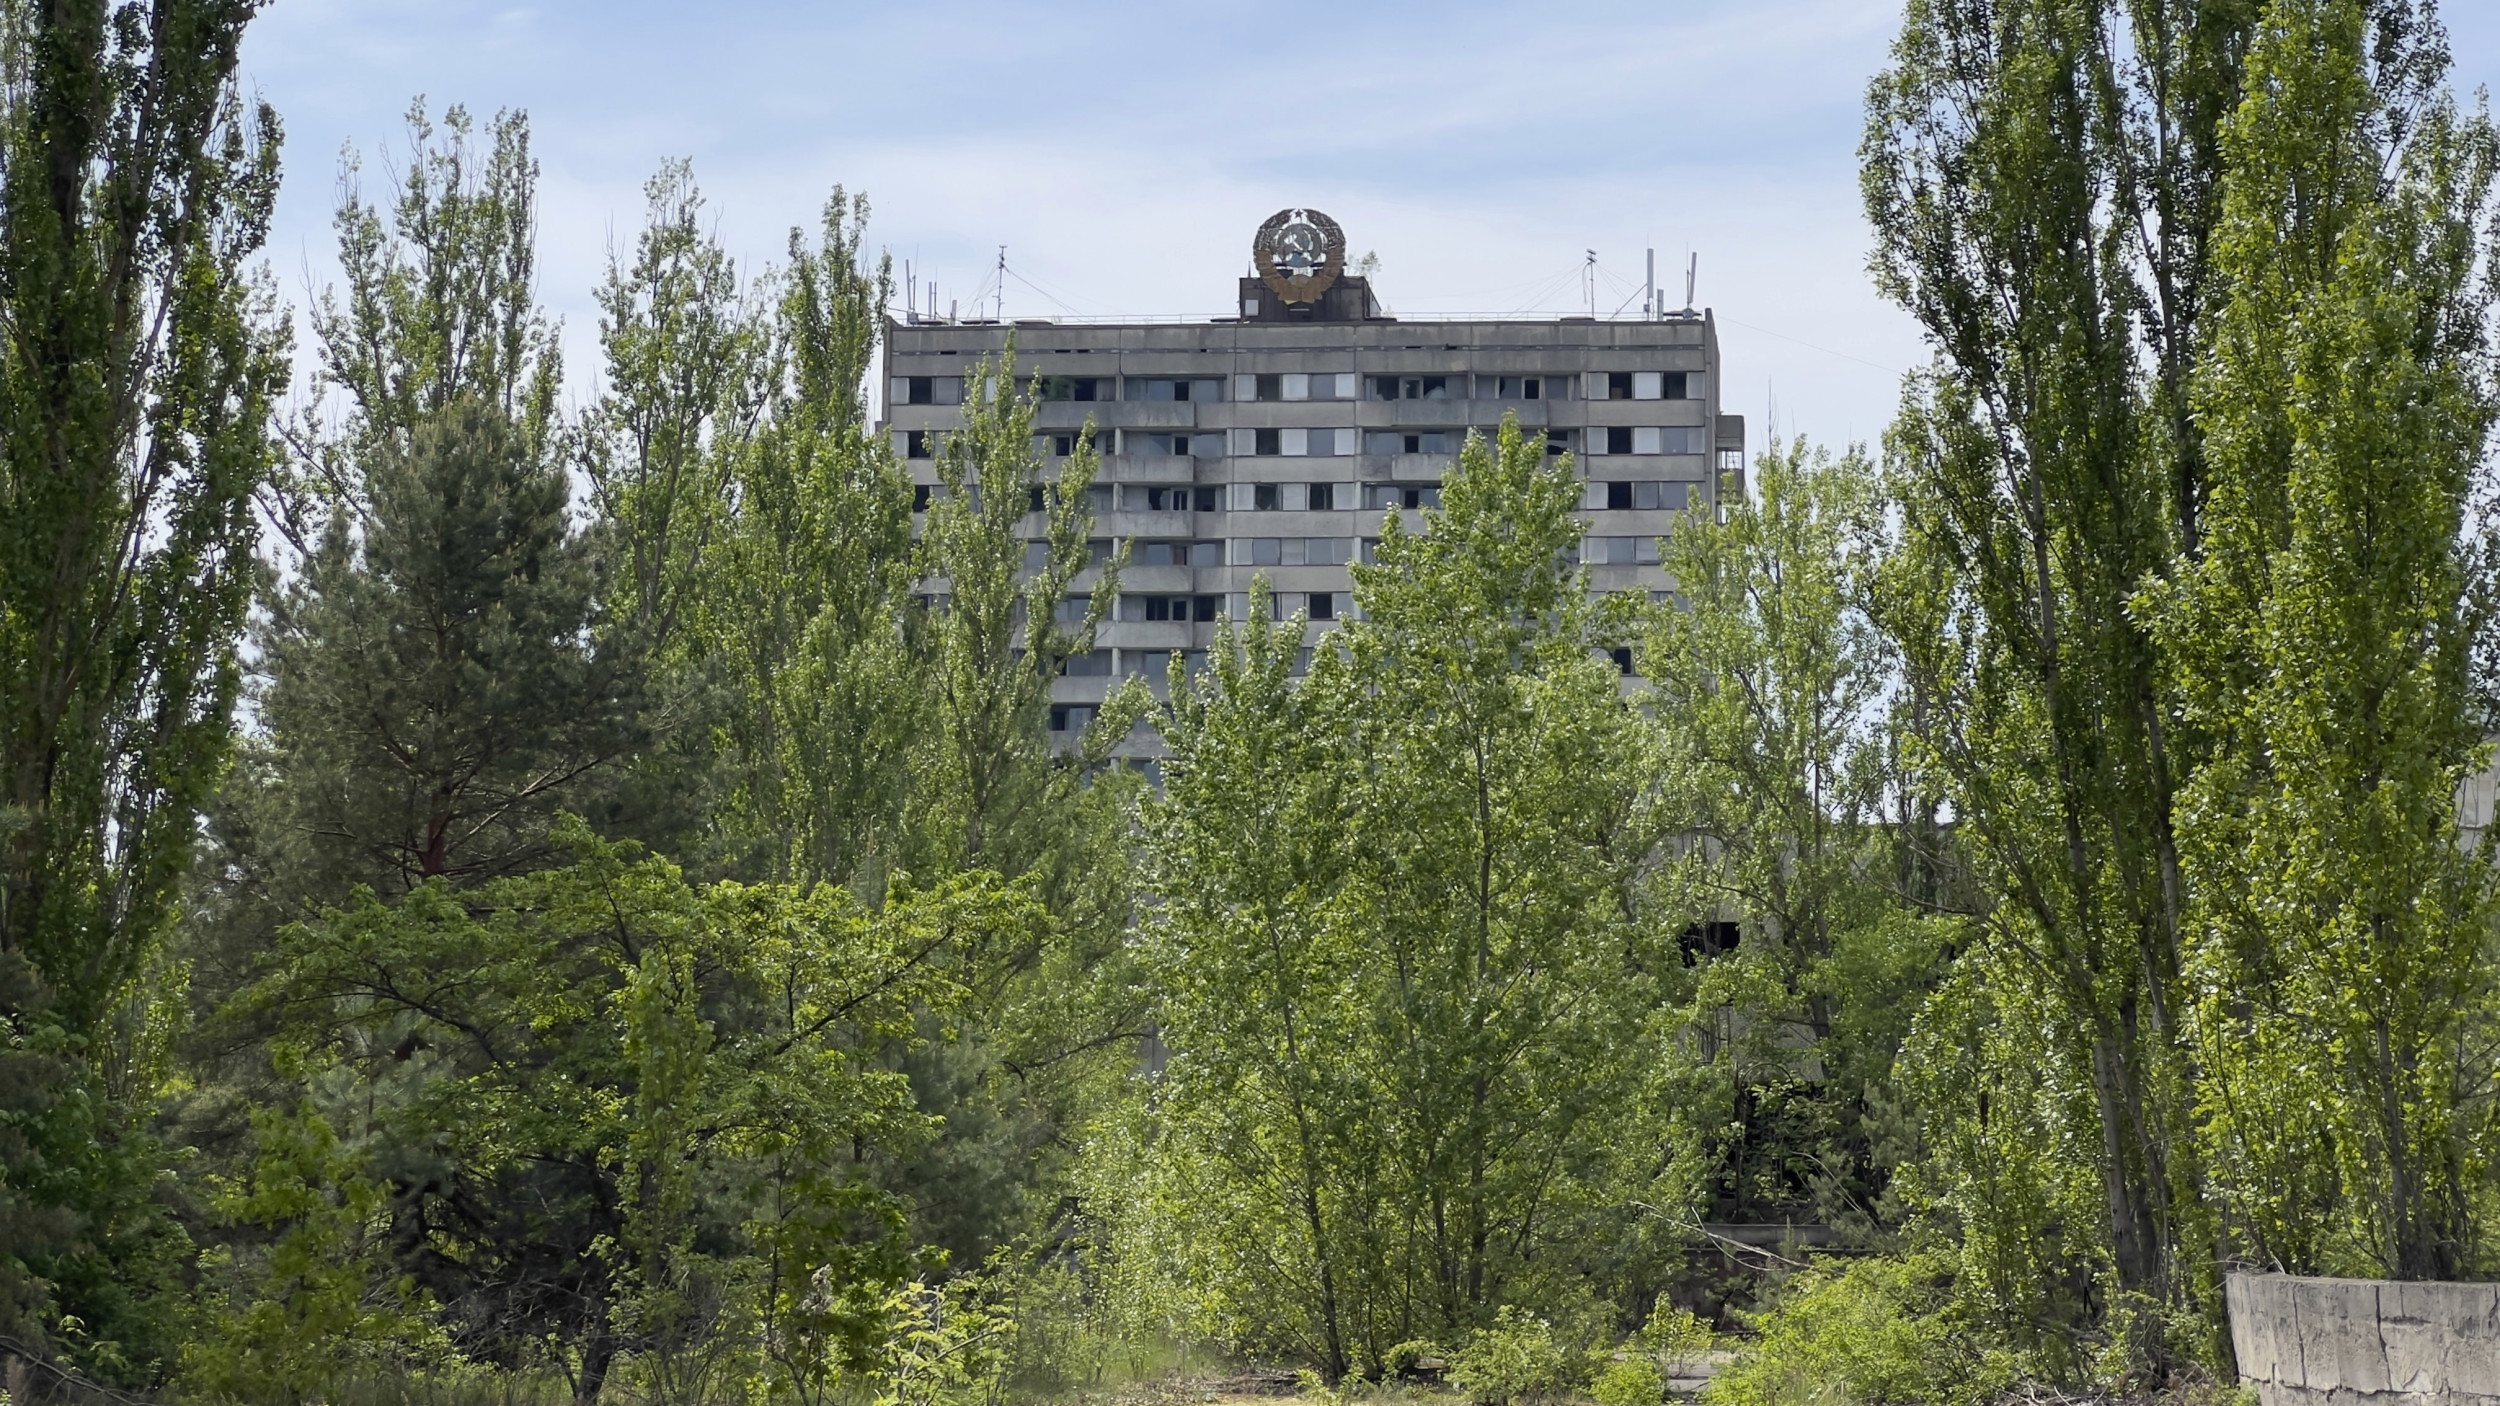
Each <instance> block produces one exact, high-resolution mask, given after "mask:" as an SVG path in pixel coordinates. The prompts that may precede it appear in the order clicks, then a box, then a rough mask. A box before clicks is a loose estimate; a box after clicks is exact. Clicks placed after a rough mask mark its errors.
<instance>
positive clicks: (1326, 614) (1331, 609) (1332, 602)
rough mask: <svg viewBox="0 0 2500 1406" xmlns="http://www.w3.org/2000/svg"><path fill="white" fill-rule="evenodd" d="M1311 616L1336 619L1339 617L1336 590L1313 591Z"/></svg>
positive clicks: (1313, 617) (1318, 618)
mask: <svg viewBox="0 0 2500 1406" xmlns="http://www.w3.org/2000/svg"><path fill="white" fill-rule="evenodd" d="M1311 618H1312V619H1314V620H1334V619H1336V618H1337V596H1336V593H1335V592H1333V591H1313V592H1311Z"/></svg>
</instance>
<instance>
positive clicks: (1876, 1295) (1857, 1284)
mask: <svg viewBox="0 0 2500 1406" xmlns="http://www.w3.org/2000/svg"><path fill="white" fill-rule="evenodd" d="M1952 1274H1953V1269H1952V1263H1951V1260H1950V1259H1949V1258H1948V1257H1941V1256H1936V1255H1932V1254H1921V1255H1913V1256H1909V1257H1906V1258H1892V1257H1877V1258H1868V1259H1861V1260H1853V1261H1851V1262H1849V1263H1848V1264H1847V1265H1846V1266H1845V1267H1843V1268H1839V1269H1816V1270H1812V1271H1809V1272H1807V1273H1805V1274H1802V1275H1799V1276H1798V1277H1797V1278H1796V1279H1795V1280H1793V1281H1791V1282H1790V1283H1789V1284H1788V1286H1787V1287H1786V1289H1785V1290H1784V1292H1783V1293H1782V1296H1781V1298H1780V1301H1779V1304H1778V1306H1777V1307H1775V1308H1773V1309H1772V1310H1771V1311H1770V1312H1769V1313H1766V1314H1764V1315H1762V1316H1761V1317H1760V1319H1759V1320H1757V1321H1756V1323H1755V1324H1754V1327H1755V1329H1756V1331H1757V1333H1758V1336H1757V1337H1756V1338H1755V1340H1754V1341H1753V1342H1751V1343H1750V1344H1748V1345H1747V1346H1746V1347H1745V1348H1744V1349H1743V1350H1742V1351H1741V1352H1739V1353H1738V1355H1737V1358H1736V1361H1735V1362H1734V1363H1733V1364H1732V1365H1731V1366H1729V1367H1728V1368H1727V1369H1725V1370H1723V1371H1721V1372H1720V1373H1719V1374H1718V1375H1717V1376H1715V1377H1714V1378H1712V1379H1711V1382H1710V1385H1709V1387H1708V1388H1707V1389H1706V1390H1705V1391H1704V1392H1703V1393H1702V1400H1703V1402H1704V1403H1706V1406H1907V1404H1908V1403H1935V1404H1936V1406H1976V1403H1979V1402H1984V1401H1989V1400H1992V1399H1994V1398H1995V1397H1996V1396H1997V1395H1998V1394H1999V1393H2001V1392H2002V1391H2004V1390H2005V1388H2006V1387H2007V1386H2008V1385H2010V1384H2011V1375H2010V1372H2009V1367H2008V1363H2007V1361H2006V1360H2005V1359H2004V1358H2003V1357H2001V1356H2000V1355H1998V1354H1996V1353H1993V1352H1991V1351H1989V1350H1988V1349H1987V1348H1986V1347H1985V1346H1984V1336H1983V1335H1982V1334H1980V1333H1977V1332H1974V1331H1973V1325H1972V1324H1971V1323H1970V1322H1968V1321H1967V1320H1966V1319H1965V1318H1964V1317H1963V1316H1962V1315H1960V1314H1959V1313H1957V1312H1956V1311H1955V1296H1954V1293H1953V1286H1952V1283H1951V1279H1952Z"/></svg>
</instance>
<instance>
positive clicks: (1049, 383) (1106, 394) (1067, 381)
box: [1040, 376, 1111, 400]
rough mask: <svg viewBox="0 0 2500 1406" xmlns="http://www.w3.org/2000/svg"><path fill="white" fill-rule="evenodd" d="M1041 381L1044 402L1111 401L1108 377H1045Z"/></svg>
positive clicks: (1109, 379)
mask: <svg viewBox="0 0 2500 1406" xmlns="http://www.w3.org/2000/svg"><path fill="white" fill-rule="evenodd" d="M1040 379H1041V387H1042V399H1044V400H1109V399H1110V398H1111V396H1110V390H1111V378H1110V377H1108V376H1044V377H1042V378H1040Z"/></svg>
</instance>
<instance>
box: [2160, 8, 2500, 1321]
mask: <svg viewBox="0 0 2500 1406" xmlns="http://www.w3.org/2000/svg"><path fill="white" fill-rule="evenodd" d="M2425 20H2426V16H2424V15H2422V14H2419V13H2416V12H2415V11H2413V10H2412V9H2411V7H2403V6H2398V7H2386V6H2379V7H2369V6H2364V5H2363V4H2361V3H2359V2H2358V0H2279V3H2277V4H2274V5H2272V6H2270V7H2269V8H2268V10H2267V13H2266V19H2265V22H2264V24H2263V25H2262V26H2261V28H2260V29H2259V32H2258V35H2257V40H2256V43H2255V44H2254V46H2253V47H2252V48H2251V50H2250V55H2249V61H2248V79H2247V84H2246V92H2247V96H2246V98H2245V100H2244V102H2243V104H2242V106H2241V108H2240V110H2239V111H2238V112H2237V113H2236V114H2234V115H2233V117H2232V118H2231V120H2230V122H2229V123H2228V125H2227V126H2226V127H2225V129H2224V133H2223V152H2224V155H2225V158H2226V162H2227V168H2226V171H2227V173H2226V176H2225V179H2224V183H2223V204H2222V210H2223V216H2222V220H2221V223H2220V225H2219V226H2218V229H2217V235H2216V241H2215V267H2216V270H2217V272H2218V273H2219V274H2220V275H2221V278H2222V286H2223V287H2224V288H2225V289H2226V290H2227V292H2226V295H2225V297H2224V298H2223V299H2222V301H2221V302H2220V303H2219V304H2218V305H2217V310H2216V314H2215V321H2214V345H2213V348H2212V351H2211V353H2210V355H2209V357H2208V359H2207V360H2206V361H2205V363H2204V364H2203V366H2202V367H2201V368H2200V375H2199V380H2198V382H2197V385H2196V387H2195V389H2196V393H2197V400H2198V405H2199V408H2200V410H2201V412H2202V417H2203V420H2204V423H2205V425H2206V427H2207V434H2208V439H2207V444H2208V446H2209V465H2210V467H2209V474H2210V484H2211V487H2210V490H2209V498H2208V501H2207V505H2206V512H2205V524H2206V526H2205V543H2206V551H2205V555H2204V557H2203V559H2202V561H2201V562H2200V563H2199V564H2198V568H2197V570H2196V571H2195V572H2194V573H2193V574H2191V575H2189V576H2188V577H2186V578H2185V579H2184V580H2183V581H2181V582H2180V583H2179V585H2178V587H2177V588H2176V589H2175V590H2174V591H2172V592H2170V593H2168V594H2167V595H2165V596H2163V597H2161V598H2159V600H2158V603H2157V604H2158V609H2159V614H2158V615H2157V617H2156V618H2158V619H2159V620H2160V621H2161V622H2162V626H2163V631H2162V636H2161V637H2162V640H2163V643H2164V644H2165V645H2166V646H2168V648H2169V651H2170V659H2169V678H2170V682H2171V684H2172V687H2173V689H2174V691H2175V697H2176V698H2177V700H2178V705H2179V706H2180V707H2181V709H2182V711H2183V712H2185V714H2186V715H2187V716H2188V717H2189V718H2190V719H2191V720H2192V722H2193V724H2194V725H2195V726H2196V727H2198V728H2199V729H2200V730H2202V731H2204V732H2206V733H2208V734H2210V735H2211V736H2213V737H2214V738H2215V739H2216V745H2215V747H2214V749H2213V752H2212V754H2211V756H2210V757H2209V758H2208V759H2207V760H2206V761H2205V763H2204V764H2203V765H2202V766H2201V767H2200V768H2199V769H2198V771H2197V772H2196V774H2195V776H2194V777H2193V779H2192V780H2191V781H2190V783H2189V785H2188V786H2187V788H2186V790H2185V792H2184V793H2183V795H2182V798H2181V809H2180V831H2181V835H2182V840H2183V851H2184V855H2185V859H2186V875H2187V879H2188V882H2189V886H2190V892H2191V893H2192V895H2193V901H2192V903H2191V906H2190V919H2191V926H2190V934H2191V945H2190V952H2191V961H2190V967H2189V970H2190V971H2191V973H2192V974H2193V976H2194V977H2195V988H2196V990H2197V992H2198V998H2197V1000H2196V1002H2195V1004H2194V1005H2193V1006H2192V1007H2191V1008H2190V1009H2189V1011H2188V1016H2189V1030H2190V1032H2191V1033H2192V1034H2193V1036H2194V1037H2195V1046H2196V1050H2197V1054H2198V1059H2199V1066H2200V1069H2201V1071H2202V1075H2203V1078H2202V1082H2201V1084H2200V1096H2201V1101H2200V1112H2201V1114H2202V1115H2203V1127H2204V1131H2205V1133H2206V1136H2207V1138H2208V1141H2209V1144H2210V1146H2211V1149H2212V1152H2211V1163H2212V1167H2213V1172H2212V1179H2213V1196H2214V1198H2215V1200H2216V1201H2217V1203H2218V1204H2219V1205H2220V1206H2221V1208H2222V1209H2223V1211H2224V1213H2225V1216H2226V1233H2227V1234H2229V1236H2230V1237H2231V1238H2230V1243H2228V1244H2227V1245H2226V1249H2227V1250H2229V1251H2230V1252H2233V1253H2237V1254H2242V1255H2249V1256H2253V1257H2255V1258H2257V1259H2259V1260H2260V1261H2262V1262H2271V1263H2273V1264H2277V1265H2280V1266H2282V1267H2284V1268H2287V1269H2290V1270H2293V1271H2294V1272H2306V1273H2330V1274H2361V1275H2369V1276H2393V1277H2396V1278H2405V1279H2454V1278H2459V1277H2463V1276H2465V1275H2467V1274H2469V1273H2477V1272H2483V1271H2486V1270H2488V1268H2489V1267H2490V1264H2491V1260H2490V1258H2489V1254H2490V1242H2489V1240H2488V1239H2487V1237H2488V1235H2489V1233H2490V1230H2491V1227H2490V1225H2489V1223H2488V1220H2487V1217H2488V1215H2489V1214H2490V1209H2491V1208H2490V1207H2489V1206H2487V1205H2486V1206H2483V1207H2481V1208H2480V1209H2481V1210H2482V1212H2483V1216H2482V1217H2477V1216H2476V1215H2475V1211H2476V1209H2477V1207H2476V1206H2475V1205H2474V1204H2473V1203H2474V1201H2475V1199H2476V1191H2475V1188H2476V1187H2478V1186H2480V1185H2485V1184H2487V1182H2488V1178H2489V1177H2490V1175H2491V1168H2492V1158H2493V1156H2494V1154H2495V1153H2496V1152H2500V1146H2496V1145H2495V1143H2494V1141H2493V1132H2494V1125H2493V1122H2492V1115H2491V1099H2492V1089H2491V1085H2490V1076H2489V1073H2488V1071H2487V1070H2484V1069H2480V1068H2478V1067H2477V1066H2479V1065H2481V1064H2483V1063H2485V1062H2486V1060H2485V1058H2484V1057H2483V1056H2482V1055H2481V1054H2480V1053H2478V1052H2479V1051H2481V1050H2483V1049H2486V1048H2487V1047H2488V1042H2489V1040H2490V1038H2491V1034H2492V1029H2493V1024H2492V1023H2493V1018H2494V1016H2495V1014H2500V1008H2495V1005H2494V999H2493V998H2494V994H2495V993H2494V989H2493V976H2494V972H2493V968H2492V961H2493V958H2494V955H2495V950H2496V949H2495V948H2494V945H2493V937H2494V932H2495V927H2494V918H2495V916H2496V915H2495V909H2494V898H2495V895H2494V893H2493V890H2492V884H2491V879H2490V874H2489V869H2488V860H2487V858H2486V857H2485V856H2481V855H2477V854H2473V853H2470V852H2468V851H2466V850H2464V849H2463V848H2461V847H2460V845H2459V843H2458V834H2457V806H2456V799H2455V798H2456V794H2457V789H2458V786H2459V785H2460V783H2461V782H2462V781H2463V779H2464V778H2465V776H2466V775H2467V774H2468V772H2469V771H2470V770H2471V769H2472V768H2473V766H2474V765H2475V764H2476V760H2477V758H2478V756H2479V755H2480V754H2481V749H2480V748H2479V747H2478V745H2477V744H2478V742H2479V738H2478V735H2477V732H2478V730H2477V727H2476V723H2477V721H2478V719H2477V718H2476V716H2475V713H2474V709H2473V706H2472V693H2471V682H2470V677H2469V675H2470V661H2469V658H2468V656H2469V654H2470V646H2471V631H2472V623H2473V622H2472V621H2471V620H2470V619H2469V618H2468V612H2467V608H2466V599H2465V594H2466V573H2467V563H2466V561H2465V558H2464V547H2463V544H2464V538H2463V528H2464V524H2465V520H2466V512H2467V504H2468V498H2469V495H2470V494H2471V493H2472V492H2473V491H2474V485H2475V481H2476V473H2477V469H2478V466H2479V465H2480V463H2481V461H2482V457H2483V454H2484V452H2485V449H2486V447H2487V444H2488V440H2489V436H2490V431H2491V425H2492V420H2493V415H2494V412H2495V409H2500V400H2496V399H2495V394H2496V392H2495V387H2494V385H2493V380H2492V370H2491V362H2490V359H2489V351H2488V336H2489V330H2490V310H2491V303H2492V296H2493V290H2492V288H2491V285H2490V284H2489V282H2488V281H2487V279H2488V260H2489V257H2490V246H2489V243H2488V240H2489V231H2490V229H2491V221H2492V218H2493V213H2494V201H2493V180H2494V174H2495V171H2496V170H2500V134H2495V132H2494V131H2493V129H2492V126H2491V124H2490V122H2489V121H2488V120H2487V119H2486V118H2485V117H2483V116H2482V115H2481V114H2479V113H2477V114H2474V115H2471V116H2460V115H2459V114H2458V112H2457V111H2456V108H2455V105H2454V104H2453V102H2451V101H2450V100H2449V99H2448V98H2447V97H2446V94H2445V77H2446V73H2447V56H2446V52H2445V49H2444V47H2443V46H2442V45H2441V44H2440V42H2439V36H2438V35H2437V32H2436V30H2434V29H2432V28H2430V27H2428V26H2427V24H2426V23H2425Z"/></svg>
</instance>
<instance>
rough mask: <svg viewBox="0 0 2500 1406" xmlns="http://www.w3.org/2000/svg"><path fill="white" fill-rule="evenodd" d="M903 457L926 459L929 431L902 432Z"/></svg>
mask: <svg viewBox="0 0 2500 1406" xmlns="http://www.w3.org/2000/svg"><path fill="white" fill-rule="evenodd" d="M903 457H904V458H906V459H926V458H928V457H929V432H928V431H927V430H908V431H905V432H904V435H903Z"/></svg>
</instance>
